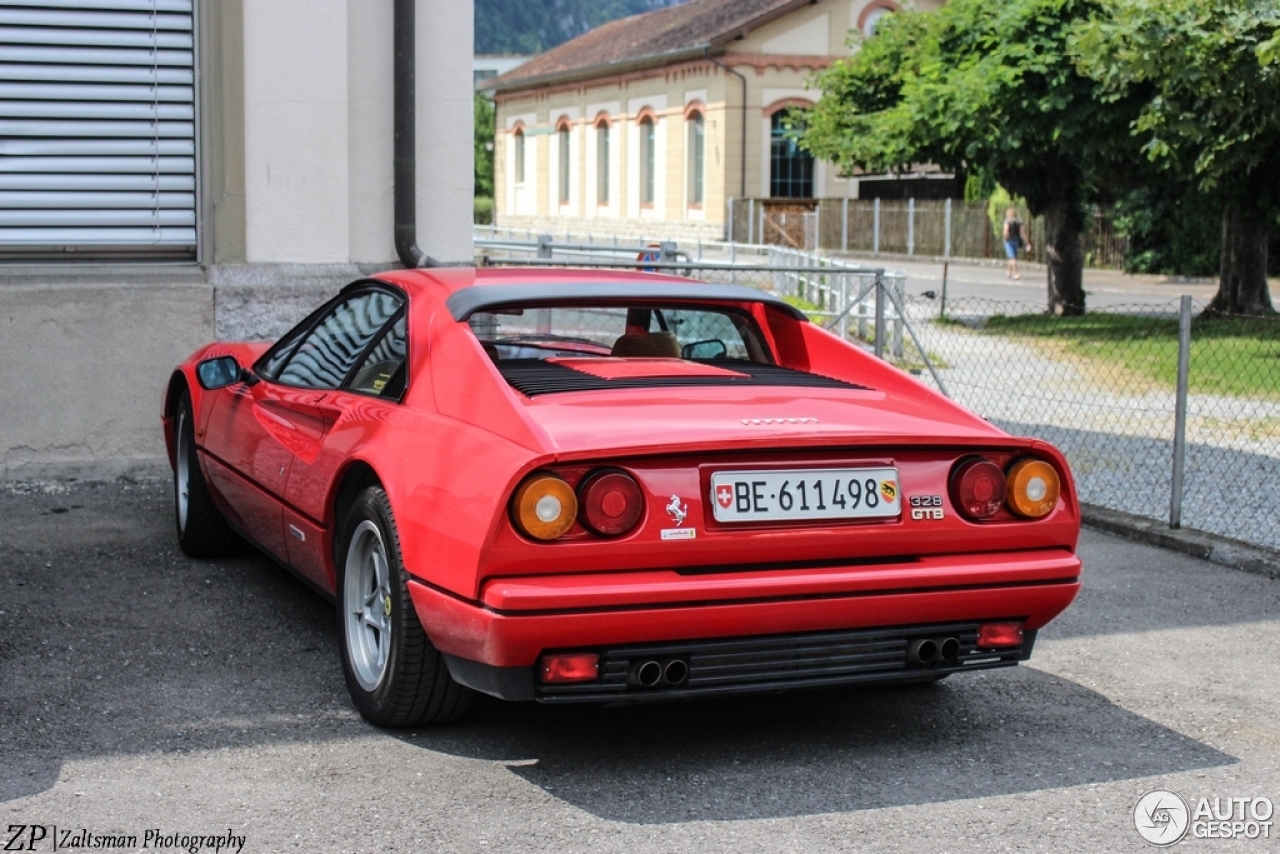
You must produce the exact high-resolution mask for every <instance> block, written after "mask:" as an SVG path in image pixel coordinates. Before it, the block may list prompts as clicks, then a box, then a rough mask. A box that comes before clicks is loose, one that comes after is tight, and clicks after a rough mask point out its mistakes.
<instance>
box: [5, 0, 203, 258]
mask: <svg viewBox="0 0 1280 854" xmlns="http://www.w3.org/2000/svg"><path fill="white" fill-rule="evenodd" d="M193 2H194V0H0V258H6V259H16V258H47V257H63V258H66V257H85V258H96V257H104V256H106V257H130V256H133V257H156V256H159V257H182V258H194V257H195V252H196V103H195V39H194V15H193V10H192V6H193Z"/></svg>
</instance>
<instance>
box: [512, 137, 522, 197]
mask: <svg viewBox="0 0 1280 854" xmlns="http://www.w3.org/2000/svg"><path fill="white" fill-rule="evenodd" d="M515 149H516V150H515V154H514V156H513V158H512V159H513V160H514V161H515V169H516V183H517V184H523V183H524V128H516V133H515Z"/></svg>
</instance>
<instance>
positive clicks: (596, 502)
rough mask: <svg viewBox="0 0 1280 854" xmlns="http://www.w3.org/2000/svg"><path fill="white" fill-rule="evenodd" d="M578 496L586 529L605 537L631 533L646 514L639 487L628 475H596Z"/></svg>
mask: <svg viewBox="0 0 1280 854" xmlns="http://www.w3.org/2000/svg"><path fill="white" fill-rule="evenodd" d="M578 494H579V496H580V498H579V501H578V506H579V507H580V508H581V510H580V512H581V516H582V525H583V527H585V528H586V529H588V530H590V531H593V532H595V533H597V534H601V535H603V536H606V537H616V536H618V535H619V534H625V533H626V532H627V531H630V530H631V529H632V528H634V527H635V526H636V523H637V522H639V521H640V514H642V513H643V512H644V493H642V492H641V491H640V484H638V483H636V479H635V478H633V477H632V476H631V475H629V474H627V473H626V472H621V471H602V472H597V473H596V474H593V475H591V476H589V477H587V478H586V479H585V480H583V481H582V485H581V486H580V487H579V488H578Z"/></svg>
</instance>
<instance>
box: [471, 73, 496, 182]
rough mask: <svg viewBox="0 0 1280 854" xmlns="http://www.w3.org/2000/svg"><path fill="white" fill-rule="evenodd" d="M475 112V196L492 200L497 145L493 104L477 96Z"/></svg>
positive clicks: (481, 96)
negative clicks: (495, 145) (494, 148)
mask: <svg viewBox="0 0 1280 854" xmlns="http://www.w3.org/2000/svg"><path fill="white" fill-rule="evenodd" d="M474 111H475V112H474V115H475V120H474V121H475V162H476V185H475V186H476V189H475V196H476V198H480V199H492V198H493V147H494V144H495V141H494V109H493V102H492V101H490V100H489V99H488V98H486V97H484V96H483V95H476V100H475V107H474Z"/></svg>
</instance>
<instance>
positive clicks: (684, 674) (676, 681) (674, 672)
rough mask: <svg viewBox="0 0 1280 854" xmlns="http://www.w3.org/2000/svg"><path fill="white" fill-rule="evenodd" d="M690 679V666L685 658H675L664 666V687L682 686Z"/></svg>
mask: <svg viewBox="0 0 1280 854" xmlns="http://www.w3.org/2000/svg"><path fill="white" fill-rule="evenodd" d="M688 678H689V665H688V664H686V663H685V661H684V659H683V658H673V659H671V660H670V661H668V662H667V663H666V664H664V665H662V683H663V684H664V685H680V684H682V683H683V682H684V680H686V679H688Z"/></svg>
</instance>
